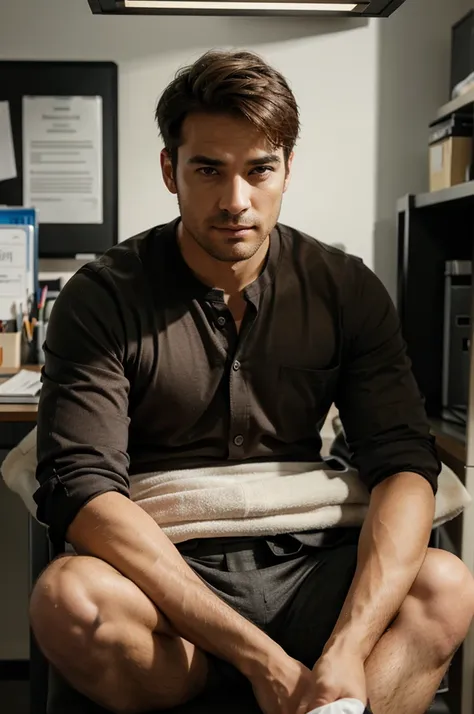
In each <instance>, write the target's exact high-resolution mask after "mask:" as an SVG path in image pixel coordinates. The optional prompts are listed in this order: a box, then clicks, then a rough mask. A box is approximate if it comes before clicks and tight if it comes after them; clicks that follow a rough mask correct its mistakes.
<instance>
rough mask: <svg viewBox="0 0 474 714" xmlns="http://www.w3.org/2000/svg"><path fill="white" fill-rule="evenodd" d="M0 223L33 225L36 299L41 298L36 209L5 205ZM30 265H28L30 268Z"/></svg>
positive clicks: (1, 210)
mask: <svg viewBox="0 0 474 714" xmlns="http://www.w3.org/2000/svg"><path fill="white" fill-rule="evenodd" d="M0 225H3V226H33V228H34V236H35V244H34V250H33V255H34V261H35V263H34V266H33V267H34V272H33V275H34V277H35V292H36V299H37V300H39V294H38V293H39V284H38V263H39V251H38V244H39V242H38V219H37V216H36V211H35V209H34V208H23V207H22V206H19V207H4V208H0ZM29 267H30V266H28V268H29Z"/></svg>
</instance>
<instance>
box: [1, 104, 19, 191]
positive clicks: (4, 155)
mask: <svg viewBox="0 0 474 714" xmlns="http://www.w3.org/2000/svg"><path fill="white" fill-rule="evenodd" d="M16 177H17V173H16V161H15V149H14V147H13V134H12V124H11V120H10V104H9V103H8V102H0V181H8V179H14V178H16Z"/></svg>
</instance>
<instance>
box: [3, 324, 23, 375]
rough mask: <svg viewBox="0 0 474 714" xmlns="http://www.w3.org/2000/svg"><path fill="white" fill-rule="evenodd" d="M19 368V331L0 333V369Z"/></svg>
mask: <svg viewBox="0 0 474 714" xmlns="http://www.w3.org/2000/svg"><path fill="white" fill-rule="evenodd" d="M2 367H3V368H4V369H20V367H21V332H2V333H0V369H1V368H2Z"/></svg>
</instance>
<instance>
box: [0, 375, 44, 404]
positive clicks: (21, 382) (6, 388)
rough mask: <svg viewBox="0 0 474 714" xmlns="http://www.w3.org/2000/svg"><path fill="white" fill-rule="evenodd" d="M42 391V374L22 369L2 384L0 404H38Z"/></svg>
mask: <svg viewBox="0 0 474 714" xmlns="http://www.w3.org/2000/svg"><path fill="white" fill-rule="evenodd" d="M40 391H41V374H40V373H39V372H33V371H31V370H28V369H22V370H20V371H19V372H18V374H15V376H14V377H11V378H10V379H7V380H6V382H4V383H3V384H0V404H37V403H38V401H39V393H40Z"/></svg>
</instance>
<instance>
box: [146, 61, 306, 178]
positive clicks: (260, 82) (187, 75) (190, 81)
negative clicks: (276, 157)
mask: <svg viewBox="0 0 474 714" xmlns="http://www.w3.org/2000/svg"><path fill="white" fill-rule="evenodd" d="M194 112H201V113H214V114H221V113H222V114H231V115H234V116H241V117H244V118H245V119H248V121H250V122H251V123H252V124H253V125H254V126H255V127H257V129H259V130H260V131H262V132H263V133H264V134H265V135H266V137H267V139H268V140H269V142H270V143H271V144H272V146H274V147H275V148H276V147H282V148H283V151H284V154H285V160H288V157H289V155H290V154H291V152H292V151H293V148H294V145H295V143H296V140H297V138H298V134H299V115H298V105H297V103H296V99H295V97H294V95H293V92H292V91H291V89H290V87H289V86H288V83H287V81H286V80H285V78H284V77H283V75H281V74H280V73H279V72H277V71H276V70H275V69H273V68H272V67H270V65H268V64H267V63H266V62H265V61H264V60H263V59H262V58H261V57H259V56H258V55H256V54H254V53H253V52H245V51H230V52H225V51H216V50H213V51H210V52H206V53H205V54H204V55H203V56H202V57H200V58H199V59H198V60H197V61H196V62H195V63H194V64H193V65H190V66H188V67H184V68H182V69H180V70H179V71H178V72H177V74H176V77H175V78H174V80H173V81H172V82H171V83H170V84H169V85H168V87H167V88H166V89H165V91H164V92H163V94H162V95H161V97H160V99H159V101H158V106H157V108H156V113H155V118H156V121H157V123H158V127H159V129H160V134H161V136H162V139H163V142H164V145H165V148H166V150H167V151H168V152H169V154H170V156H171V159H172V162H173V166H174V167H176V162H177V154H178V147H179V146H180V144H181V127H182V124H183V121H184V120H185V118H186V117H187V116H188V114H191V113H194Z"/></svg>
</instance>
